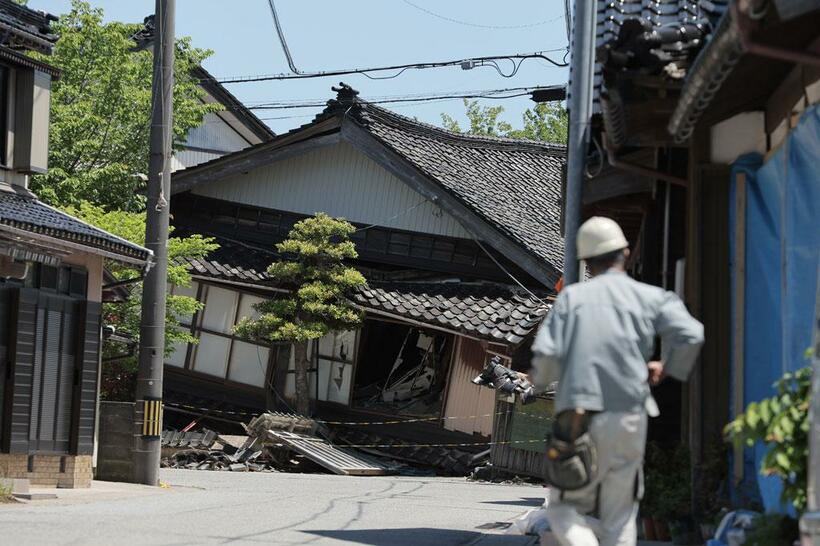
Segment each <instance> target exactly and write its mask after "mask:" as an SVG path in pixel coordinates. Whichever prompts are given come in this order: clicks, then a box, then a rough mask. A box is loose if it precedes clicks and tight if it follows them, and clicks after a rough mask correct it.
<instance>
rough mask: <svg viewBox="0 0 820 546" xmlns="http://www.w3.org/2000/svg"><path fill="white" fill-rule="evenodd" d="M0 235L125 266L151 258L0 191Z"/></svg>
mask: <svg viewBox="0 0 820 546" xmlns="http://www.w3.org/2000/svg"><path fill="white" fill-rule="evenodd" d="M0 231H3V232H6V233H7V234H10V235H11V236H13V237H16V238H19V237H23V236H30V237H32V238H35V239H39V240H43V241H45V242H49V241H51V242H54V243H57V244H64V245H65V246H67V247H69V248H73V249H78V250H83V251H86V252H90V253H92V254H100V255H103V256H104V257H106V258H111V259H114V260H119V261H122V262H125V263H129V264H138V265H145V264H146V263H147V262H148V261H149V260H150V258H151V255H152V254H151V251H150V250H148V249H147V248H144V247H141V246H139V245H136V244H134V243H132V242H130V241H126V240H125V239H122V238H120V237H117V236H116V235H113V234H111V233H108V232H107V231H104V230H102V229H99V228H97V227H94V226H92V225H90V224H88V223H86V222H83V221H81V220H79V219H77V218H74V217H73V216H71V215H69V214H66V213H65V212H62V211H60V210H57V209H55V208H53V207H50V206H48V205H46V204H45V203H43V202H41V201H39V200H37V199H36V198H35V197H32V196H29V195H20V194H17V193H14V192H10V191H5V190H3V191H0Z"/></svg>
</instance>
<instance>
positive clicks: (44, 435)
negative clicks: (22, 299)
mask: <svg viewBox="0 0 820 546" xmlns="http://www.w3.org/2000/svg"><path fill="white" fill-rule="evenodd" d="M38 303H39V305H38V308H37V319H36V345H35V353H34V374H33V378H34V382H33V388H32V391H31V392H32V394H31V417H30V426H29V442H30V443H29V451H30V452H32V451H37V452H48V453H68V450H69V429H70V427H69V425H70V422H71V410H72V401H73V394H74V373H75V365H76V364H75V361H76V355H77V341H78V340H77V335H76V331H77V322H78V320H79V318H80V317H79V316H78V315H79V313H78V307H79V305H78V303H77V302H76V301H75V300H72V299H68V298H65V297H62V296H55V295H48V294H42V293H41V294H40V297H39V302H38Z"/></svg>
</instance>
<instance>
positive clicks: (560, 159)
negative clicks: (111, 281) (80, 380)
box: [165, 85, 564, 458]
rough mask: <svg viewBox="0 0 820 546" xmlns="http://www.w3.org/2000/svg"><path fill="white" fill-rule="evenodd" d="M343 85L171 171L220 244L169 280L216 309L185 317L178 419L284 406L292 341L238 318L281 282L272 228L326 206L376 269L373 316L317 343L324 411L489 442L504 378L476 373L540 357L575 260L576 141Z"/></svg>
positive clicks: (319, 409)
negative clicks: (470, 119)
mask: <svg viewBox="0 0 820 546" xmlns="http://www.w3.org/2000/svg"><path fill="white" fill-rule="evenodd" d="M337 91H338V93H337V96H336V97H335V98H334V99H333V100H330V101H329V102H328V106H327V108H326V109H325V110H324V111H323V112H322V113H320V114H319V115H318V116H316V118H315V119H314V120H313V121H312V122H310V123H308V124H306V125H303V126H301V127H299V128H297V129H294V130H292V131H290V132H288V133H285V134H282V135H278V136H277V137H275V138H274V139H273V140H270V141H267V142H263V143H261V144H257V145H254V146H251V147H248V148H246V149H245V150H242V151H238V152H235V153H231V154H227V155H225V156H223V157H220V158H217V159H214V160H212V161H209V162H206V163H202V164H199V165H195V166H192V167H189V168H187V169H185V170H182V171H178V172H176V173H175V174H174V176H173V181H172V192H173V199H172V215H173V223H174V226H175V229H176V232H175V233H177V234H182V235H184V234H193V233H199V234H202V235H205V236H211V237H215V239H216V241H217V242H218V243H219V244H220V248H219V249H218V250H216V251H214V252H213V253H211V255H209V256H208V257H207V258H206V259H203V260H192V261H191V262H190V263H189V266H190V269H191V273H192V276H193V278H194V280H195V282H194V283H193V285H192V286H190V287H172V288H171V290H172V291H173V293H177V294H186V295H190V296H193V297H196V298H197V299H198V300H199V301H200V302H202V303H203V304H204V309H203V310H202V311H201V312H198V313H196V314H194V315H193V316H190V317H181V319H182V320H181V322H182V324H183V325H184V327H185V328H188V329H190V332H191V334H192V335H193V336H195V337H196V338H197V339H198V340H199V342H198V343H197V344H190V345H180V346H179V347H176V350H175V351H174V353H173V354H172V355H171V356H170V357H169V358H168V359H167V360H166V375H165V377H166V380H165V390H166V393H165V403H166V411H167V413H166V416H167V417H166V420H170V421H169V422H171V423H173V422H174V421H173V419H175V417H174V416H176V419H178V420H179V423H180V424H182V423H183V421H185V422H187V421H190V420H191V418H192V416H197V415H199V416H201V415H202V414H203V413H206V411H203V409H207V417H206V419H207V418H212V419H223V420H230V419H231V416H237V415H243V414H253V413H258V412H259V411H262V410H264V409H267V408H276V409H281V410H284V411H287V410H288V408H289V406H290V405H291V404H292V400H293V396H294V390H295V389H294V365H293V359H292V356H291V351H290V346H289V345H265V344H254V343H249V342H248V341H247V340H244V339H241V338H239V337H237V336H235V335H234V334H233V327H234V325H235V324H236V323H237V322H238V321H239V320H241V319H242V318H243V317H246V316H253V315H254V313H255V311H254V309H253V305H254V304H255V303H258V302H260V301H262V300H264V299H265V298H267V297H271V296H272V295H274V294H275V292H276V291H277V288H276V287H275V286H273V285H272V284H271V282H270V280H269V279H268V278H267V275H266V274H265V270H266V268H267V266H268V265H269V264H270V263H271V262H273V261H275V260H277V259H279V256H277V254H276V251H275V244H276V243H278V242H280V241H281V240H283V239H284V238H285V237H286V236H287V234H288V232H289V231H290V229H291V228H292V226H293V225H294V224H295V223H296V222H297V221H299V220H301V219H303V218H306V217H308V216H310V215H313V214H314V213H316V212H320V211H321V212H326V213H328V214H330V215H332V216H340V217H344V218H346V219H348V220H349V221H351V222H352V223H353V224H354V225H355V226H356V228H357V230H356V232H355V233H354V234H353V236H352V239H353V240H354V242H355V243H356V248H357V251H358V253H359V258H358V259H357V260H356V262H355V265H356V267H357V268H358V269H359V270H360V271H362V272H363V273H364V275H365V277H366V278H367V279H368V286H367V287H364V288H361V289H359V290H358V291H356V292H355V293H354V294H352V296H351V298H352V301H353V303H354V304H355V305H356V306H358V307H359V308H360V309H362V310H363V311H364V312H365V320H364V322H363V324H362V326H361V327H360V328H359V329H357V330H355V331H350V332H336V333H333V334H330V335H328V336H326V337H324V338H322V339H320V340H317V341H316V342H314V343H313V344H311V346H310V350H309V355H310V359H311V362H312V369H311V370H310V377H309V379H310V384H311V391H312V392H311V396H312V398H313V402H314V408H315V414H316V416H317V417H318V418H319V419H324V420H329V421H334V422H362V421H372V422H379V423H382V422H385V421H389V420H391V419H392V420H395V421H402V423H390V424H383V425H375V424H374V425H371V426H368V427H366V431H365V430H364V428H365V427H359V433H361V434H363V433H365V432H366V433H367V434H368V435H369V436H368V437H369V438H371V439H375V438H384V437H389V438H397V437H398V438H401V439H403V440H405V441H409V442H415V444H440V443H454V442H463V443H479V442H478V441H479V440H480V441H484V442H485V446H484V447H482V448H479V447H476V448H475V450H481V451H485V450H486V449H487V447H486V441H488V440H489V439H490V437H491V436H492V434H493V422H494V420H493V418H494V416H495V414H496V413H497V410H496V396H495V393H494V392H493V391H492V390H489V389H482V388H480V387H478V386H477V385H473V384H472V383H471V379H473V378H474V377H475V376H476V375H477V374H478V373H479V372H480V371H481V369H482V368H483V366H484V364H485V362H486V361H487V359H488V358H489V357H490V356H492V355H500V356H501V357H503V358H504V359H505V361H506V362H508V363H510V362H512V363H513V365H514V366H515V365H517V366H518V368H519V369H526V367H527V366H528V355H527V346H528V341H529V340H530V339H531V336H532V335H533V334H534V330H535V328H536V327H537V326H538V324H539V323H540V322H541V320H542V319H543V317H544V316H545V314H546V313H547V311H548V309H549V301H550V299H551V296H552V295H553V294H554V285H555V283H556V282H557V281H558V279H559V278H560V274H561V270H562V252H563V250H562V249H563V243H562V239H561V235H560V211H561V203H560V194H561V171H562V166H563V164H564V148H563V147H562V146H558V145H553V144H547V143H540V142H529V141H518V140H509V139H498V138H484V137H475V136H467V135H461V134H457V133H453V132H450V131H446V130H443V129H440V128H437V127H433V126H430V125H426V124H423V123H420V122H418V121H415V120H411V119H409V118H406V117H403V116H400V115H397V114H394V113H392V112H390V111H388V110H385V109H383V108H380V107H378V106H375V105H373V104H370V103H368V102H366V101H363V100H361V99H359V98H358V97H357V95H358V93H357V92H356V91H354V90H352V89H350V88H349V87H347V86H344V85H343V86H341V87H340V88H338V89H337ZM386 417H389V418H390V419H386ZM186 420H187V421H186ZM234 420H236V419H234ZM358 442H359V443H361V439H360V440H358ZM412 456H413V455H412V454H411V456H410V457H408V458H412Z"/></svg>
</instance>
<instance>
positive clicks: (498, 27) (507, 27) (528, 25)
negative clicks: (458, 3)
mask: <svg viewBox="0 0 820 546" xmlns="http://www.w3.org/2000/svg"><path fill="white" fill-rule="evenodd" d="M402 2H404V3H405V4H407V5H408V6H411V7H413V8H416V9H417V10H419V11H422V12H424V13H426V14H427V15H430V16H432V17H435V18H436V19H441V20H442V21H447V22H448V23H455V24H457V25H463V26H465V27H473V28H483V29H491V30H517V29H523V28H532V27H538V26H541V25H546V24H547V23H551V22H553V21H557V20H558V19H560V18H562V17H564V14H561V15H559V16H558V17H553V18H552V19H544V20H543V21H536V22H534V23H524V24H520V25H482V24H478V23H470V22H468V21H462V20H460V19H455V18H453V17H447V16H446V15H441V14H440V13H436V12H434V11H431V10H429V9H427V8H425V7H423V6H419V5H418V4H415V3H413V2H410V0H402Z"/></svg>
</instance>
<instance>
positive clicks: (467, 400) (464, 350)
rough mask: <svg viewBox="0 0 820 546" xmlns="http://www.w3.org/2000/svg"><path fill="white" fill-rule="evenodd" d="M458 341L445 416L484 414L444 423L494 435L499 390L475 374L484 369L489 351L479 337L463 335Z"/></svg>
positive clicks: (484, 434)
mask: <svg viewBox="0 0 820 546" xmlns="http://www.w3.org/2000/svg"><path fill="white" fill-rule="evenodd" d="M456 343H457V345H456V352H455V355H454V357H453V369H452V372H451V374H450V382H449V387H448V389H447V406H446V408H445V410H444V417H454V416H480V417H474V418H472V419H452V420H448V421H444V427H445V428H446V429H448V430H457V431H460V432H466V433H468V434H473V433H477V434H481V435H482V436H491V435H492V432H493V417H492V415H491V414H492V413H493V412H494V410H495V391H493V390H492V389H485V388H482V387H479V386H478V385H474V384H473V383H472V380H473V378H475V376H477V375H478V374H479V373H481V370H482V368H483V367H484V361H485V360H486V358H487V354H486V352H485V351H484V348H483V347H482V346H481V342H479V341H475V340H473V339H468V338H464V337H459V338H458V341H457V342H456Z"/></svg>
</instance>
